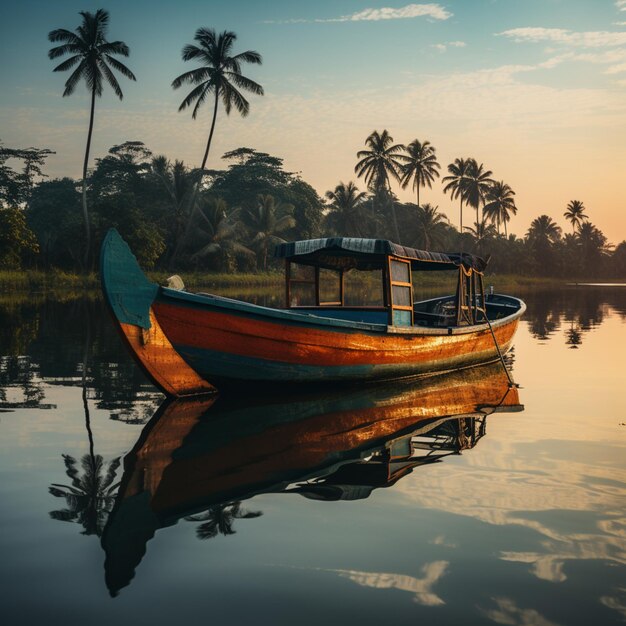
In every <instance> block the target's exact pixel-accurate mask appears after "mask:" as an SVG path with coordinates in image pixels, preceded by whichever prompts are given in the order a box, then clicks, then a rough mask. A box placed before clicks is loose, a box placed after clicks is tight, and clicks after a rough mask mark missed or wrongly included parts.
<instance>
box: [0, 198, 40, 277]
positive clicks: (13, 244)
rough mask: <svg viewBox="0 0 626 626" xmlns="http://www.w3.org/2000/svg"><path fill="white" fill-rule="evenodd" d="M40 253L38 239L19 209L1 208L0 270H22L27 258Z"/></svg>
mask: <svg viewBox="0 0 626 626" xmlns="http://www.w3.org/2000/svg"><path fill="white" fill-rule="evenodd" d="M37 252H39V246H38V245H37V238H36V237H35V234H34V233H33V231H32V230H31V229H30V228H29V227H28V225H27V224H26V219H25V218H24V212H23V211H22V210H21V209H19V208H17V207H6V208H5V207H2V206H0V268H1V269H20V268H21V267H22V261H23V259H24V257H25V256H27V255H29V254H35V253H37Z"/></svg>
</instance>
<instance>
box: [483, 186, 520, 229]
mask: <svg viewBox="0 0 626 626" xmlns="http://www.w3.org/2000/svg"><path fill="white" fill-rule="evenodd" d="M514 195H515V192H514V191H513V190H512V189H511V188H510V187H509V186H508V185H507V184H506V183H505V182H504V181H500V182H495V183H493V185H491V187H489V189H488V190H487V193H486V194H485V206H484V207H483V215H484V216H485V217H486V218H487V219H489V220H491V221H492V222H494V223H495V224H496V226H497V228H498V234H499V233H500V224H504V236H505V237H508V234H507V231H506V223H507V222H508V221H509V220H510V219H511V213H512V214H513V215H516V214H517V207H516V206H515V199H514V198H513V196H514Z"/></svg>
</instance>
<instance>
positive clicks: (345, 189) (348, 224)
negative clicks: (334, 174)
mask: <svg viewBox="0 0 626 626" xmlns="http://www.w3.org/2000/svg"><path fill="white" fill-rule="evenodd" d="M366 197H367V194H366V193H365V192H364V191H359V189H358V188H357V186H356V185H355V184H354V183H353V182H352V181H350V182H349V183H348V184H347V185H346V184H345V183H343V182H340V183H339V184H338V185H337V186H336V187H335V189H334V190H333V191H327V192H326V198H327V199H328V200H330V203H331V204H330V212H329V213H328V221H329V222H330V223H331V224H332V225H333V226H334V229H335V230H336V231H337V234H339V235H352V234H356V235H357V236H358V237H362V236H363V226H365V224H363V213H362V211H361V208H362V206H363V203H364V201H365V198H366Z"/></svg>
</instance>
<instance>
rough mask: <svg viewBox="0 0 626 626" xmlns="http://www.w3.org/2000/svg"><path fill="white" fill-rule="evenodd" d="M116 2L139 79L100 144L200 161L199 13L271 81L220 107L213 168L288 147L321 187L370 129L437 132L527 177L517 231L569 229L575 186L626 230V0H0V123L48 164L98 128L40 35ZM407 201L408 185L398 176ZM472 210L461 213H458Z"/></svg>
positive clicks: (612, 236) (97, 153)
mask: <svg viewBox="0 0 626 626" xmlns="http://www.w3.org/2000/svg"><path fill="white" fill-rule="evenodd" d="M98 8H104V9H106V10H108V11H109V13H110V26H109V32H108V38H109V40H111V41H113V40H122V41H124V42H125V43H126V44H128V46H129V47H130V56H129V57H128V59H125V60H124V59H122V60H123V61H124V62H125V63H126V65H127V66H128V67H129V68H130V69H131V70H132V71H133V72H134V74H135V75H136V76H137V82H131V81H128V80H127V79H124V78H120V84H121V86H122V90H123V92H124V99H123V101H121V102H120V101H119V100H118V99H117V98H116V97H115V96H114V95H113V93H112V91H111V90H110V89H109V90H108V91H107V92H106V93H105V94H104V95H103V97H102V98H101V99H100V100H99V101H98V102H97V105H96V120H95V127H94V138H93V143H92V153H91V154H92V158H91V164H92V165H93V163H94V159H95V158H98V157H103V156H104V155H105V154H106V153H107V151H108V149H109V148H110V147H111V146H113V145H116V144H120V143H122V142H124V141H129V140H137V141H143V142H144V143H145V144H146V146H147V147H148V148H149V149H150V150H152V152H153V153H155V154H165V155H167V157H168V158H170V159H171V160H174V159H182V160H183V161H184V162H185V163H186V164H187V165H189V166H193V167H197V166H199V165H200V162H201V160H202V156H203V152H204V147H205V145H206V140H207V137H208V131H209V127H210V121H211V120H210V117H211V113H212V111H211V107H210V106H206V107H205V108H204V109H202V110H201V111H200V113H199V115H198V117H197V119H196V120H192V117H191V113H190V112H189V111H184V112H181V113H179V112H178V106H179V104H180V103H181V101H182V99H183V98H184V96H185V95H186V93H187V91H189V90H190V88H188V89H187V90H185V89H179V90H176V91H175V90H173V89H172V88H171V82H172V80H173V79H174V78H175V77H177V76H178V75H179V74H181V73H183V72H184V71H188V70H190V69H192V68H193V67H196V65H195V64H194V63H191V62H189V63H184V62H183V61H182V60H181V49H182V47H183V46H184V45H185V44H187V43H192V41H193V36H194V33H195V31H196V29H197V28H199V27H202V26H204V27H209V28H214V29H215V30H217V31H222V30H230V31H234V32H235V33H236V34H237V41H236V43H235V47H234V52H235V53H238V52H243V51H245V50H256V51H258V52H259V53H261V55H262V57H263V64H262V65H260V66H256V65H252V66H244V68H243V73H244V75H246V76H249V77H250V78H252V79H254V80H256V81H257V82H259V83H260V84H261V85H263V87H264V89H265V95H264V96H262V97H260V96H254V95H250V97H249V101H250V105H251V106H250V114H249V116H248V117H246V118H241V117H240V116H239V115H238V114H237V113H236V112H232V113H231V115H230V116H228V117H227V116H226V115H225V113H224V111H223V109H222V110H220V113H219V114H218V122H217V127H216V131H215V137H214V141H213V145H212V148H211V154H210V155H209V161H208V164H207V167H209V168H213V167H216V168H217V167H223V166H224V165H225V164H226V162H225V161H222V160H221V158H220V157H221V155H222V154H223V153H224V152H226V151H228V150H232V149H234V148H238V147H241V146H247V147H252V148H255V149H257V150H260V151H263V152H269V153H270V154H272V155H275V156H279V157H281V158H283V159H284V165H285V169H287V170H288V171H291V172H299V173H300V174H301V176H302V178H303V179H304V180H305V181H307V182H309V183H310V184H312V185H313V186H314V187H315V188H316V190H317V191H318V193H319V194H320V195H323V194H324V193H325V192H326V191H327V190H329V189H333V188H334V187H335V186H336V185H337V184H338V183H339V182H340V181H343V182H345V183H347V182H348V181H350V180H354V181H355V182H357V184H358V185H359V187H360V188H361V189H364V188H365V184H364V182H363V181H362V180H357V178H356V175H355V173H354V166H355V164H356V161H357V159H356V153H357V151H358V150H361V149H363V148H364V142H365V139H366V137H367V136H368V135H369V134H370V133H371V132H372V131H373V130H378V131H379V132H380V131H382V130H383V129H387V130H388V131H389V133H390V134H391V136H392V137H393V139H394V141H395V142H397V143H403V144H408V143H410V142H411V141H413V140H414V139H419V140H420V141H422V142H423V141H425V140H428V141H430V142H431V144H432V145H433V146H434V147H435V149H436V153H437V158H438V160H439V162H440V163H441V165H442V176H443V175H445V170H446V168H447V165H448V164H449V163H451V162H452V161H453V160H454V159H455V158H457V157H464V158H468V157H473V158H475V159H476V160H477V161H478V162H479V163H483V164H484V165H485V167H486V168H487V169H489V170H492V171H493V175H494V178H495V179H497V180H503V181H504V182H506V183H508V184H509V185H510V186H511V187H512V188H513V190H514V191H515V192H516V203H517V206H518V214H517V216H516V217H514V218H513V219H512V221H511V224H510V227H509V232H513V233H515V234H517V235H518V236H523V235H524V234H525V232H526V231H527V229H528V227H529V225H530V223H531V221H532V220H533V219H534V218H535V217H537V216H539V215H541V214H548V215H550V216H551V217H552V218H553V219H555V221H557V223H558V224H559V225H560V226H561V227H562V228H563V229H564V232H568V231H570V232H571V226H570V225H569V223H567V222H566V220H565V219H564V217H563V213H564V212H565V210H566V206H567V203H568V202H569V201H571V200H581V201H583V203H584V204H585V207H586V208H587V214H588V216H589V218H590V219H591V221H592V223H593V224H595V225H596V226H597V227H599V228H600V229H601V230H602V231H603V232H604V233H605V235H606V236H607V237H608V239H609V241H610V242H612V243H614V244H617V243H619V242H620V241H622V240H624V239H626V201H625V200H624V179H625V178H626V0H524V1H520V0H450V1H442V2H427V3H407V2H406V0H399V1H398V0H380V1H376V0H363V1H358V0H316V1H315V2H310V1H306V0H301V1H296V0H292V1H288V0H264V1H263V2H259V1H257V0H227V1H226V0H224V1H222V0H219V1H218V0H178V1H177V2H163V1H159V0H152V1H151V2H145V1H144V0H133V1H132V2H129V1H128V0H126V1H121V0H101V1H100V2H98V3H96V4H94V5H93V6H89V5H88V4H86V3H85V2H84V1H81V2H76V1H74V0H54V1H51V0H21V1H20V2H19V3H17V2H11V3H9V2H3V3H1V4H0V51H1V53H2V59H3V62H2V64H1V65H0V81H1V82H0V84H2V85H3V88H2V91H1V92H0V140H1V141H2V142H3V144H4V145H5V146H9V147H29V146H36V147H42V148H43V147H45V148H50V149H52V150H55V151H56V154H55V155H53V156H52V157H50V159H49V160H48V163H47V167H46V172H47V173H48V174H49V175H50V176H51V177H60V176H71V177H75V178H79V177H80V175H81V171H82V160H83V156H84V146H85V141H86V135H87V126H88V113H89V97H88V93H87V89H86V87H85V86H84V85H82V86H81V87H79V88H78V89H77V91H76V92H75V94H73V95H72V96H71V97H68V98H63V97H62V92H63V88H64V83H65V80H66V79H67V77H68V73H54V72H53V71H52V69H53V68H54V67H55V65H57V64H58V63H59V62H60V61H56V62H54V61H50V60H49V59H48V58H47V52H48V50H49V49H50V47H52V46H53V45H55V44H51V43H50V42H49V41H48V39H47V34H48V32H49V31H50V30H52V29H55V28H67V29H69V30H73V29H75V28H76V27H77V26H78V25H79V23H80V16H79V15H78V12H79V11H91V12H95V11H96V10H97V9H98ZM394 191H395V192H396V193H397V194H398V196H399V198H400V199H401V200H404V201H411V200H413V201H415V200H414V198H415V195H414V193H413V192H412V191H411V190H410V188H407V190H401V189H400V188H399V187H398V186H397V185H396V186H395V187H394ZM420 200H421V202H422V203H424V202H431V203H433V204H435V205H438V206H439V210H440V211H441V212H443V213H445V214H446V215H447V216H448V217H449V218H450V220H451V222H452V223H453V224H455V225H456V226H457V227H458V220H459V216H458V205H457V203H456V202H452V201H451V200H450V198H449V196H446V195H445V194H443V192H442V185H441V183H440V182H438V181H437V182H435V184H434V186H433V189H432V190H431V189H425V190H422V192H421V195H420ZM468 221H469V217H468V216H464V223H465V224H467V223H468Z"/></svg>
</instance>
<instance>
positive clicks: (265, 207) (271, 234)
mask: <svg viewBox="0 0 626 626" xmlns="http://www.w3.org/2000/svg"><path fill="white" fill-rule="evenodd" d="M246 217H247V222H248V225H249V226H250V228H251V230H252V232H253V234H254V237H253V238H252V242H251V245H252V247H253V248H256V249H257V250H258V252H259V254H260V255H261V259H262V261H263V269H264V270H266V269H267V253H268V251H269V247H270V246H271V245H276V244H278V243H284V242H285V240H284V239H283V238H282V237H281V236H280V235H282V234H284V233H285V232H286V231H287V230H289V229H290V228H293V227H294V226H295V225H296V220H295V219H294V218H293V205H291V204H283V203H279V204H276V200H275V199H274V196H271V195H269V194H268V195H259V196H258V199H257V205H256V206H255V207H254V208H253V209H252V210H248V211H247V213H246Z"/></svg>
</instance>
